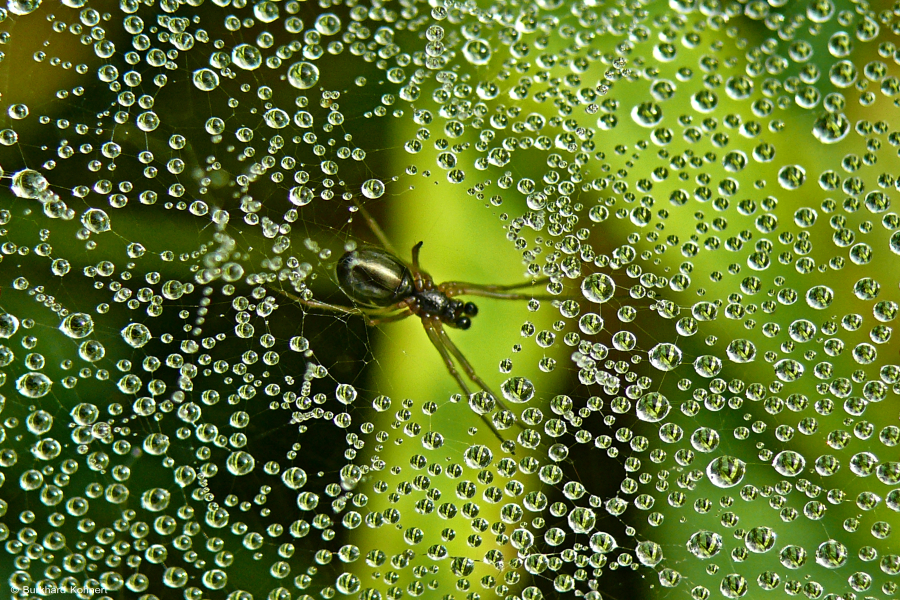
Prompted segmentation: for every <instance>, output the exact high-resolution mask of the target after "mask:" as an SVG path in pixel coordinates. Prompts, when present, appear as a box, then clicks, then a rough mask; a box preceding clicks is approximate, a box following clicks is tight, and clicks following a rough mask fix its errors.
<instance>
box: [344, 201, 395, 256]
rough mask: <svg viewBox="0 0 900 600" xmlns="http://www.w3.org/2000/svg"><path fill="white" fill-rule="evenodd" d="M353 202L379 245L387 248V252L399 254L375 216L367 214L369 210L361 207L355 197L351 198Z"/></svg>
mask: <svg viewBox="0 0 900 600" xmlns="http://www.w3.org/2000/svg"><path fill="white" fill-rule="evenodd" d="M353 204H355V205H356V208H357V210H358V211H359V214H360V215H361V216H362V218H363V219H364V220H365V221H366V224H367V225H368V226H369V229H371V230H372V233H374V234H375V237H377V238H378V243H380V244H381V247H382V248H384V249H385V250H387V251H388V252H390V253H391V254H393V255H394V256H399V254H397V251H396V250H394V246H393V245H391V242H390V240H388V237H387V235H385V233H384V230H383V229H382V228H381V226H380V225H379V224H378V221H376V220H375V218H374V217H373V216H372V215H371V214H369V211H367V210H366V209H365V208H364V207H363V205H362V204H360V203H359V202H357V201H356V199H354V200H353Z"/></svg>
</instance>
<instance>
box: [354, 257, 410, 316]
mask: <svg viewBox="0 0 900 600" xmlns="http://www.w3.org/2000/svg"><path fill="white" fill-rule="evenodd" d="M337 278H338V284H339V285H340V287H341V290H342V291H343V292H344V293H345V294H346V295H347V296H348V297H350V298H352V299H353V300H355V301H357V302H358V303H360V304H364V305H367V306H378V307H383V306H390V305H392V304H396V303H398V302H400V301H401V300H403V299H404V298H406V297H408V296H409V295H411V294H412V293H413V292H415V285H414V283H413V278H412V275H411V274H410V272H409V269H408V268H407V267H406V265H404V264H403V263H402V262H400V260H399V259H397V258H396V257H394V256H393V255H392V254H390V253H389V252H386V251H384V250H381V249H378V248H359V249H357V250H351V251H350V252H346V253H344V255H343V256H341V258H340V259H339V260H338V263H337Z"/></svg>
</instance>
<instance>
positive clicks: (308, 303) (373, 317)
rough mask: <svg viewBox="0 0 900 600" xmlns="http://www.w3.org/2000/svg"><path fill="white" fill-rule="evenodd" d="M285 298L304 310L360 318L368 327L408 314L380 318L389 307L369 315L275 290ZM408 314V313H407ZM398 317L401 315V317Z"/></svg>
mask: <svg viewBox="0 0 900 600" xmlns="http://www.w3.org/2000/svg"><path fill="white" fill-rule="evenodd" d="M275 291H276V292H278V293H279V294H281V295H282V296H284V297H285V298H288V299H289V300H293V301H294V302H296V303H297V304H300V305H302V306H305V307H306V308H316V309H319V310H324V311H328V312H335V313H339V314H342V315H351V316H360V317H362V318H363V319H365V320H366V324H367V325H369V326H373V325H377V324H378V323H383V322H386V321H385V319H389V320H391V321H399V320H400V319H401V318H405V317H408V316H409V314H412V313H409V314H404V313H403V312H401V313H398V314H397V315H387V316H385V317H382V316H381V315H382V313H386V312H388V311H390V310H392V308H391V307H388V308H387V309H375V311H373V313H369V312H367V311H366V310H364V309H362V308H357V307H351V306H340V305H338V304H328V303H327V302H319V301H318V300H304V299H303V298H301V297H299V296H297V295H296V294H292V293H290V292H286V291H285V290H275ZM407 312H408V311H407ZM399 315H403V316H402V317H401V316H399Z"/></svg>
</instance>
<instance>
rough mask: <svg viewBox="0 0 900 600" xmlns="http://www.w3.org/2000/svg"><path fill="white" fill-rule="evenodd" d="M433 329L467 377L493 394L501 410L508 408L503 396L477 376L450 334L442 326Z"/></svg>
mask: <svg viewBox="0 0 900 600" xmlns="http://www.w3.org/2000/svg"><path fill="white" fill-rule="evenodd" d="M435 329H437V334H438V336H439V337H440V339H441V342H442V343H443V344H444V347H446V348H447V350H449V351H450V353H451V354H452V355H453V356H455V357H456V360H457V361H459V364H460V366H462V368H463V370H464V371H465V372H466V375H468V376H469V379H471V380H472V381H473V382H474V383H476V384H477V385H478V387H480V388H481V389H483V390H484V391H485V392H487V393H488V394H490V395H491V396H493V397H494V401H496V402H497V406H499V407H500V408H502V409H503V410H509V408H508V407H507V406H506V404H504V402H503V398H501V397H500V396H498V395H497V394H495V393H494V392H493V391H492V390H491V388H490V387H488V384H487V383H485V382H484V380H483V379H482V378H481V377H479V376H478V373H476V372H475V368H474V367H473V366H472V364H471V363H470V362H469V361H468V360H467V359H466V357H465V356H463V353H462V352H461V351H460V349H459V348H457V347H456V344H454V343H453V340H451V339H450V336H449V335H447V332H446V331H444V328H443V327H436V328H435Z"/></svg>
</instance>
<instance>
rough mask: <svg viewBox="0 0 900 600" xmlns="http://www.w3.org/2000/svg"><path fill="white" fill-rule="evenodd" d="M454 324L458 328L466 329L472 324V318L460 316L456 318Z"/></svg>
mask: <svg viewBox="0 0 900 600" xmlns="http://www.w3.org/2000/svg"><path fill="white" fill-rule="evenodd" d="M456 326H457V327H459V328H460V329H468V328H469V327H471V326H472V319H470V318H469V317H460V318H459V319H457V320H456Z"/></svg>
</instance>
